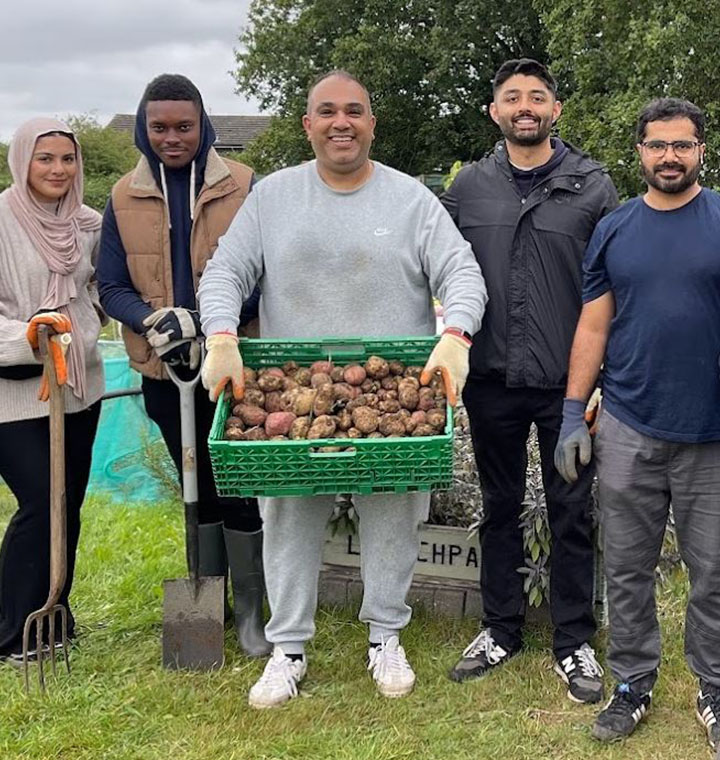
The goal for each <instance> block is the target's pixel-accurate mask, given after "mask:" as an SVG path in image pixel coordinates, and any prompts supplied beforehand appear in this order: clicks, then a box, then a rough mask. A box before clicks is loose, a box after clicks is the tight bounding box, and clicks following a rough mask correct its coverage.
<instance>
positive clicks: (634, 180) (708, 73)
mask: <svg viewBox="0 0 720 760" xmlns="http://www.w3.org/2000/svg"><path fill="white" fill-rule="evenodd" d="M535 6H536V8H537V10H538V12H539V13H540V15H541V18H542V19H543V21H544V23H545V25H546V28H547V31H548V50H549V52H550V56H551V60H552V65H553V69H554V73H555V74H556V75H557V76H558V78H559V80H560V82H561V83H562V84H568V85H569V86H570V89H571V94H570V96H569V97H568V98H567V99H566V100H565V108H564V111H563V115H562V117H561V119H560V122H559V127H560V131H561V133H562V134H563V136H565V137H567V138H568V139H570V140H572V141H573V142H576V143H577V144H579V145H581V146H582V147H583V148H584V149H585V150H587V151H588V152H589V153H590V154H591V155H593V156H594V157H596V158H598V159H600V160H602V161H604V162H605V163H606V164H607V165H608V168H609V169H610V172H611V174H612V177H613V179H614V180H615V183H616V185H617V187H618V190H619V192H620V195H621V196H625V197H628V196H632V195H636V194H637V193H638V192H640V191H641V189H642V187H643V185H642V181H641V179H640V174H639V171H638V160H637V157H636V155H635V153H634V143H635V137H634V130H635V122H636V120H637V116H638V113H639V112H640V109H641V108H642V106H643V105H644V104H645V103H646V102H647V101H649V100H651V99H652V98H657V97H663V96H675V97H683V98H687V99H689V100H692V101H693V102H694V103H695V104H696V105H698V106H700V107H701V108H703V109H705V111H706V113H707V116H708V122H709V125H710V127H711V128H710V130H709V133H708V136H707V141H708V153H707V163H706V164H705V183H706V184H709V185H711V186H717V185H718V184H720V182H719V179H720V177H719V171H720V163H719V161H718V158H717V148H718V147H719V146H720V134H717V133H713V131H712V125H713V124H717V118H718V115H720V70H718V68H717V65H716V63H715V56H716V50H717V39H718V35H719V34H720V0H705V1H704V2H702V3H701V2H699V0H687V2H685V3H683V4H682V5H678V4H677V3H670V2H668V0H659V1H658V2H655V3H634V2H631V0H536V1H535Z"/></svg>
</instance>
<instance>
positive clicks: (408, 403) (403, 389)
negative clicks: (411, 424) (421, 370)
mask: <svg viewBox="0 0 720 760" xmlns="http://www.w3.org/2000/svg"><path fill="white" fill-rule="evenodd" d="M398 401H399V403H400V406H402V407H403V408H405V409H408V410H410V411H411V412H412V411H415V409H417V407H418V403H419V401H420V394H419V393H418V391H416V390H415V388H413V387H412V386H410V385H408V384H403V383H401V384H400V388H399V389H398Z"/></svg>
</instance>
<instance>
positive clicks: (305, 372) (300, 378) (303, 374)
mask: <svg viewBox="0 0 720 760" xmlns="http://www.w3.org/2000/svg"><path fill="white" fill-rule="evenodd" d="M311 377H312V375H311V374H310V370H309V369H308V368H307V367H300V369H299V370H298V371H297V372H296V373H295V375H294V380H295V382H296V383H297V384H298V385H304V386H309V385H310V378H311Z"/></svg>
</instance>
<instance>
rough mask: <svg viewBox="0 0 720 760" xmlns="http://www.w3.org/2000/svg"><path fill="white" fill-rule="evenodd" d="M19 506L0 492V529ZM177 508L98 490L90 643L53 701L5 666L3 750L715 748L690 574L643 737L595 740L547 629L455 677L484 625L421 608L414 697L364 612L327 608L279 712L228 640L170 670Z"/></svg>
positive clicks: (414, 643)
mask: <svg viewBox="0 0 720 760" xmlns="http://www.w3.org/2000/svg"><path fill="white" fill-rule="evenodd" d="M12 509H13V502H12V499H11V498H10V497H9V496H8V494H7V491H0V528H1V527H2V526H3V525H4V523H5V522H6V521H7V519H8V517H9V515H10V514H11V512H12ZM181 546H182V529H181V522H180V510H179V508H178V506H177V505H170V504H168V505H161V506H154V507H148V506H133V505H129V506H117V505H113V504H110V503H109V502H107V501H105V500H103V499H99V498H95V499H90V500H89V502H88V503H87V505H86V508H85V512H84V528H83V536H82V543H81V547H80V558H79V563H78V575H77V581H76V585H75V589H74V610H75V615H76V618H77V620H78V624H79V626H80V627H79V632H80V634H81V638H80V639H79V641H78V643H77V646H76V647H75V648H74V651H73V655H72V665H73V673H72V675H71V676H70V677H67V676H65V675H63V676H62V677H59V678H58V679H57V681H51V683H50V688H49V691H48V694H47V696H46V697H42V696H40V695H39V694H37V693H33V694H32V695H31V696H30V697H27V696H25V694H24V691H23V688H22V683H21V679H20V677H19V674H18V673H17V672H15V670H14V669H11V668H10V667H9V666H5V667H0V690H1V693H2V695H3V708H2V713H0V758H2V760H5V759H8V760H10V759H12V760H19V759H20V758H37V759H38V760H40V759H42V760H50V759H51V758H52V759H54V758H62V760H101V759H102V760H104V759H105V758H108V760H109V759H110V758H112V760H130V759H132V760H141V759H142V760H149V759H150V758H162V759H163V760H165V758H169V759H170V760H210V759H211V758H212V759H213V760H215V759H216V758H222V759H223V760H234V759H236V760H239V759H240V758H243V759H244V758H248V759H252V760H270V759H271V758H278V759H279V758H283V759H285V758H298V759H299V758H312V759H313V760H314V759H315V758H318V759H325V758H326V759H327V760H346V759H349V758H354V759H361V758H362V759H367V760H400V759H401V758H422V759H423V760H425V759H426V758H437V759H438V760H455V759H456V758H458V759H459V758H472V759H473V760H478V759H480V760H483V759H484V758H507V759H509V760H538V759H539V758H553V759H556V760H562V759H564V758H568V760H570V759H572V760H576V759H577V758H590V757H593V758H595V757H599V758H605V759H607V760H611V759H614V758H622V759H623V760H627V759H628V758H632V760H638V759H639V760H645V759H646V758H648V759H649V758H652V759H653V760H655V759H662V758H668V760H670V759H672V760H690V759H691V758H709V757H710V756H711V755H710V751H709V749H708V747H707V745H706V743H705V740H704V736H703V734H702V732H701V730H700V728H699V726H698V725H697V724H696V722H695V718H694V716H693V700H694V697H695V688H696V687H695V683H694V681H693V678H692V677H691V676H690V674H689V672H688V671H687V669H686V667H685V663H684V659H683V655H682V626H681V620H682V614H683V607H684V597H685V581H684V578H682V577H676V578H673V580H672V581H671V584H670V586H669V587H667V588H665V589H664V590H663V591H662V592H661V595H660V606H661V615H662V622H663V628H664V635H665V644H666V646H665V655H664V663H663V671H662V675H661V678H660V681H659V683H658V686H657V688H656V691H655V694H656V705H655V707H654V708H653V710H652V712H651V714H650V719H649V720H648V721H647V722H646V723H645V724H644V725H643V726H641V728H640V729H638V731H637V734H636V736H634V737H633V738H632V740H631V742H630V743H628V744H625V745H613V746H609V747H604V746H602V745H599V744H597V743H596V742H594V741H593V739H592V738H591V736H590V724H591V721H592V719H593V715H594V714H595V709H594V708H592V707H583V706H576V705H573V704H572V703H571V702H569V701H568V700H567V699H566V698H565V689H564V688H563V685H562V684H561V683H560V681H559V680H558V678H557V677H556V676H555V675H554V674H553V673H552V671H551V670H550V669H549V668H550V666H551V660H550V657H549V655H548V642H549V633H548V631H547V630H545V629H534V630H532V631H530V634H529V636H528V648H527V650H526V652H525V653H523V654H522V655H520V656H519V657H517V658H516V659H515V660H514V661H513V662H512V663H511V664H509V665H507V666H506V667H505V668H503V671H502V672H500V673H494V674H492V675H491V676H489V677H488V678H486V679H485V680H483V681H482V682H475V683H469V684H462V685H458V684H453V683H451V682H450V681H449V680H448V679H447V678H446V671H447V669H448V668H449V666H450V665H451V664H452V663H453V661H454V659H455V657H456V656H457V654H458V652H459V651H460V649H461V648H462V647H463V646H464V645H465V644H466V643H467V641H468V640H469V639H470V638H471V637H472V635H473V633H474V631H475V622H474V621H464V622H455V621H449V620H444V619H431V618H430V617H428V616H427V615H426V614H424V613H423V612H422V611H421V610H419V611H418V612H417V614H416V615H415V618H414V620H413V622H412V624H411V625H410V627H409V628H408V630H407V631H406V633H405V637H404V644H405V648H406V650H407V652H408V655H409V658H410V661H411V662H412V664H413V666H414V668H415V671H416V673H417V675H418V685H417V688H416V690H415V692H414V693H413V694H412V695H411V696H410V697H408V698H406V699H402V700H394V701H391V700H386V699H383V698H382V697H380V696H379V695H378V694H377V693H376V692H375V689H374V687H373V684H372V682H371V680H370V678H369V676H368V675H367V672H366V670H365V666H364V655H365V632H364V630H363V627H362V626H361V625H360V624H359V623H358V622H357V620H356V618H355V613H354V611H353V610H321V611H320V613H319V614H318V634H317V637H316V639H315V641H314V642H313V644H312V646H311V648H310V650H309V663H310V669H309V673H308V677H307V679H306V682H305V684H304V688H303V691H302V692H301V693H302V697H301V698H299V699H296V700H294V701H293V702H291V703H290V704H288V705H286V706H284V707H283V708H281V709H277V710H272V711H263V712H257V711H252V710H250V709H249V708H248V707H247V703H246V693H247V690H248V688H249V687H250V686H251V684H252V683H253V682H254V680H255V679H256V678H257V677H258V675H259V674H260V672H261V670H262V663H260V662H253V661H250V660H247V659H245V658H244V657H242V656H241V655H240V654H239V653H238V652H237V650H236V648H235V646H234V642H233V641H232V637H231V636H230V634H228V638H227V646H226V651H227V664H226V667H225V668H224V669H223V670H222V671H221V672H218V673H214V674H211V675H202V674H195V673H177V672H168V671H164V670H163V669H162V668H161V667H160V622H161V603H162V599H161V585H160V584H161V581H162V579H163V578H172V577H176V576H179V575H182V574H183V564H182V550H181Z"/></svg>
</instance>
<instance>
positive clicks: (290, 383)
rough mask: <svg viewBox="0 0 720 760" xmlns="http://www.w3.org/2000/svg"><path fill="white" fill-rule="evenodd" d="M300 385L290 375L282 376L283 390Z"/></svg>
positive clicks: (289, 389)
mask: <svg viewBox="0 0 720 760" xmlns="http://www.w3.org/2000/svg"><path fill="white" fill-rule="evenodd" d="M299 387H300V385H299V384H298V383H297V381H296V380H295V379H294V378H292V377H285V378H283V390H284V391H291V390H293V389H294V388H299Z"/></svg>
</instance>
